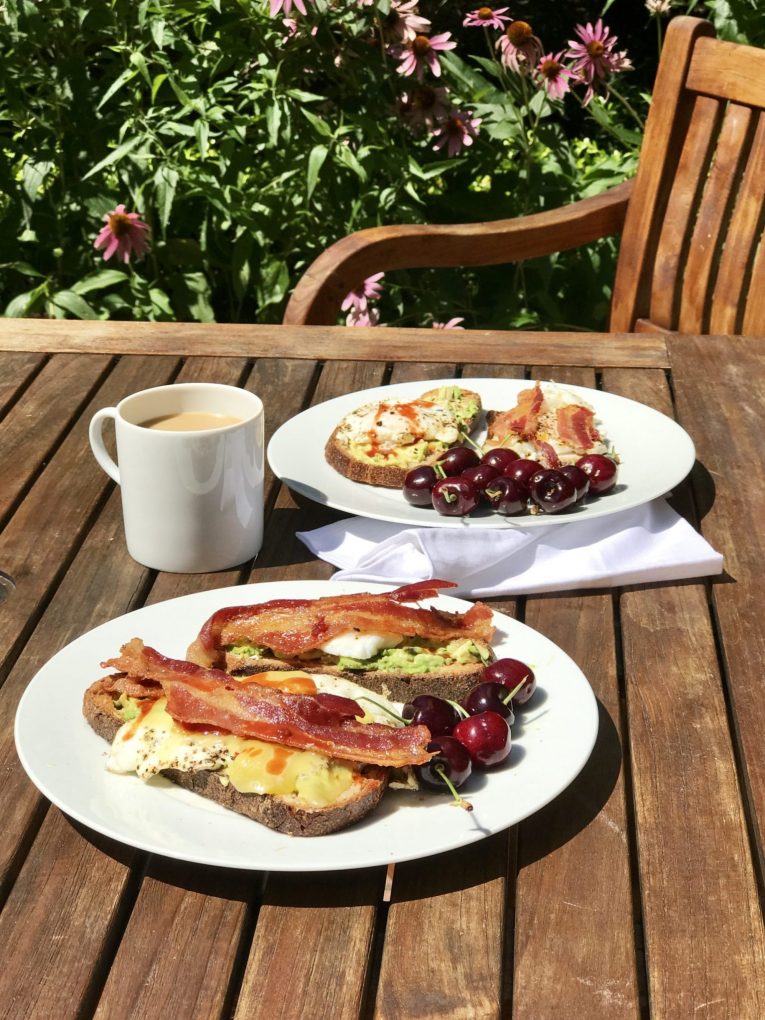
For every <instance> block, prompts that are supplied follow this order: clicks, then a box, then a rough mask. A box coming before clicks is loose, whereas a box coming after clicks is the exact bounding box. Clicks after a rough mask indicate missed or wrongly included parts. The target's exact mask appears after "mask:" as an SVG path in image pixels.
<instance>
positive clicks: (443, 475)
mask: <svg viewBox="0 0 765 1020" xmlns="http://www.w3.org/2000/svg"><path fill="white" fill-rule="evenodd" d="M433 470H434V471H435V473H436V477H437V478H446V472H445V471H444V469H443V468H442V467H441V465H440V464H439V463H438V461H436V463H435V464H434V465H433Z"/></svg>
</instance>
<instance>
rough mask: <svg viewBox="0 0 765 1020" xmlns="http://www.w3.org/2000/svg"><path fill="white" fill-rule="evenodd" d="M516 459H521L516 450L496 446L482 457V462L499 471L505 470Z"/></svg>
mask: <svg viewBox="0 0 765 1020" xmlns="http://www.w3.org/2000/svg"><path fill="white" fill-rule="evenodd" d="M515 460H520V458H519V456H518V454H517V453H516V452H515V450H508V449H507V448H506V447H504V446H495V447H494V449H493V450H489V451H488V452H487V453H485V454H484V455H483V457H481V463H482V464H490V465H491V466H492V467H495V468H496V469H497V470H498V471H504V470H505V468H506V467H509V466H510V464H512V463H513V461H515Z"/></svg>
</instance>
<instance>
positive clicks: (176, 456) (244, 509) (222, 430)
mask: <svg viewBox="0 0 765 1020" xmlns="http://www.w3.org/2000/svg"><path fill="white" fill-rule="evenodd" d="M184 412H202V413H207V414H212V415H222V416H227V417H230V418H236V419H238V421H237V422H236V423H235V424H230V425H225V426H223V427H220V426H218V427H215V428H204V429H199V430H194V431H162V430H158V429H156V428H147V427H146V425H145V423H146V422H151V421H152V420H154V419H157V418H165V417H167V416H170V415H176V414H183V413H184ZM107 418H111V419H113V420H114V425H115V431H116V437H117V463H116V464H115V462H114V461H113V460H112V458H111V456H110V455H109V452H108V451H107V449H106V447H105V445H104V438H103V426H104V422H105V421H106V419H107ZM263 435H264V422H263V404H262V402H261V400H260V398H259V397H256V396H255V394H253V393H249V392H248V391H247V390H243V389H240V388H239V387H237V386H224V385H221V384H218V383H176V384H175V385H172V386H157V387H154V388H153V389H149V390H142V391H141V392H140V393H133V394H131V395H130V396H128V397H125V398H124V400H121V401H120V402H119V404H118V405H117V406H116V407H105V408H103V409H102V410H100V411H97V412H96V413H95V414H94V415H93V418H92V420H91V422H90V445H91V447H92V449H93V453H94V454H95V457H96V460H97V461H98V463H99V464H100V465H101V467H102V468H103V469H104V471H106V473H107V474H108V475H109V476H110V477H111V478H113V479H114V481H115V482H117V483H118V484H119V486H120V490H121V494H122V513H123V518H124V523H125V539H126V542H127V547H128V552H129V553H130V555H131V556H132V557H133V559H135V560H137V561H138V562H139V563H142V564H143V565H144V566H147V567H153V568H154V569H155V570H167V571H173V572H175V573H201V572H207V571H212V570H225V569H227V568H228V567H233V566H236V565H238V564H240V563H244V562H245V561H246V560H249V559H252V557H253V556H255V555H257V553H258V552H259V551H260V547H261V545H262V544H263V455H264V451H263V445H264V440H263Z"/></svg>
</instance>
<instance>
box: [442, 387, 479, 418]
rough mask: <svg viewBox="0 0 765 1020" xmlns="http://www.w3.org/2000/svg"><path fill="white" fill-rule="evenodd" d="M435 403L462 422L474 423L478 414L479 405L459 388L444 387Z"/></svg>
mask: <svg viewBox="0 0 765 1020" xmlns="http://www.w3.org/2000/svg"><path fill="white" fill-rule="evenodd" d="M435 403H437V404H439V405H440V406H441V407H446V408H447V409H448V410H449V411H451V413H452V414H453V415H454V417H455V418H456V419H457V420H458V421H459V422H460V423H463V422H466V421H472V420H473V419H474V418H475V416H476V415H477V414H478V404H477V402H476V401H475V400H473V399H471V398H470V397H468V396H467V395H466V393H465V391H464V390H461V389H460V388H459V386H442V387H441V389H440V390H439V391H438V398H437V400H436V401H435Z"/></svg>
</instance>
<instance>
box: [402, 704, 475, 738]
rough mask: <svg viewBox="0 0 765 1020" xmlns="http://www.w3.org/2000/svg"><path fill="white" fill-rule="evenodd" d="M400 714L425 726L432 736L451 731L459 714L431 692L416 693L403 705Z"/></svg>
mask: <svg viewBox="0 0 765 1020" xmlns="http://www.w3.org/2000/svg"><path fill="white" fill-rule="evenodd" d="M401 715H402V716H403V718H404V719H406V720H407V721H408V722H411V723H412V724H414V725H417V724H420V725H422V726H427V727H428V729H429V730H430V734H431V736H433V737H440V736H444V735H445V734H449V733H451V732H452V730H453V729H454V727H455V726H456V725H457V723H458V722H459V721H460V719H461V716H460V713H459V712H458V711H457V709H456V708H455V707H454V705H452V704H450V703H449V702H448V701H444V699H443V698H437V697H435V695H432V694H418V695H417V697H416V698H412V700H411V701H410V702H408V703H407V704H406V705H404V707H403V709H402V710H401Z"/></svg>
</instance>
